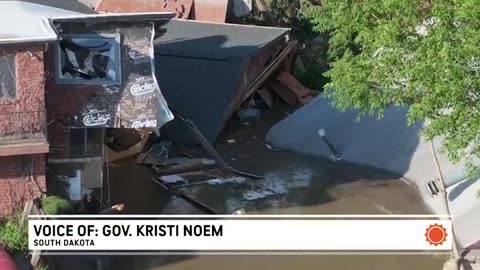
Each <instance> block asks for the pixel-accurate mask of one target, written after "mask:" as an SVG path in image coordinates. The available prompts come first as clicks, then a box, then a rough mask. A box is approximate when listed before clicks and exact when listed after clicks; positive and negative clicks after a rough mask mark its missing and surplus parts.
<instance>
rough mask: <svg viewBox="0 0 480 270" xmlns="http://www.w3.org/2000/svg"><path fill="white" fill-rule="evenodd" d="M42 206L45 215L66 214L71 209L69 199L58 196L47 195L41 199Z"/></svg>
mask: <svg viewBox="0 0 480 270" xmlns="http://www.w3.org/2000/svg"><path fill="white" fill-rule="evenodd" d="M42 208H43V210H44V211H45V213H46V214H47V215H59V214H68V213H70V212H71V211H72V210H73V205H72V203H71V202H70V201H69V200H66V199H63V198H61V197H58V196H47V197H45V198H43V199H42Z"/></svg>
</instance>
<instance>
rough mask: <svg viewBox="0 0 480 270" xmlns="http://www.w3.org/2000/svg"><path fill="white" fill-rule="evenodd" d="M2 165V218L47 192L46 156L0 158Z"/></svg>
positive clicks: (0, 177) (0, 189)
mask: <svg viewBox="0 0 480 270" xmlns="http://www.w3.org/2000/svg"><path fill="white" fill-rule="evenodd" d="M0 164H1V170H0V194H1V196H0V217H2V216H5V215H9V214H12V213H13V212H14V211H22V210H23V207H24V205H25V202H26V201H28V200H30V199H33V198H35V197H38V196H40V195H41V194H42V193H43V192H45V191H46V176H45V174H46V172H45V170H46V164H45V154H37V155H22V156H8V157H0ZM28 164H31V167H28Z"/></svg>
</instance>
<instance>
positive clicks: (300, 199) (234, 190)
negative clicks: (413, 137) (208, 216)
mask: <svg viewBox="0 0 480 270" xmlns="http://www.w3.org/2000/svg"><path fill="white" fill-rule="evenodd" d="M278 117H279V116H278V115H273V116H269V115H267V116H264V120H265V121H264V122H261V123H258V124H256V125H250V126H240V125H239V124H238V123H235V122H233V123H232V124H231V125H230V126H229V127H228V128H227V131H226V132H225V133H224V135H223V136H222V138H220V140H219V143H217V145H216V148H217V149H218V150H219V152H220V153H221V154H222V156H224V157H225V159H226V160H227V161H228V162H229V163H230V164H232V165H233V166H235V167H237V168H240V169H248V170H250V171H253V172H257V173H261V174H263V175H264V176H265V179H262V180H252V179H243V180H241V181H236V182H231V183H226V184H219V185H211V184H203V185H197V186H192V187H187V188H183V189H182V191H183V192H184V193H185V194H188V195H190V196H192V197H194V198H196V199H198V200H200V201H202V202H203V203H206V204H208V205H209V206H210V207H212V208H214V209H216V210H217V211H218V212H220V213H232V212H233V211H235V210H237V209H239V208H244V209H246V210H247V213H249V214H253V213H262V214H426V213H427V211H426V209H425V207H424V205H423V203H422V200H421V198H420V196H419V195H418V193H417V190H416V189H415V188H414V187H412V186H410V185H409V184H407V183H406V182H403V181H401V180H399V179H397V178H395V177H392V176H391V175H388V174H385V173H383V172H379V171H377V170H373V169H371V168H365V167H360V166H354V165H350V164H344V163H342V162H332V161H329V160H322V159H317V158H313V157H307V156H302V155H298V154H295V153H290V152H274V151H270V150H268V148H267V147H265V145H264V144H263V142H262V140H261V138H262V137H263V134H264V133H265V132H266V130H267V129H268V127H269V126H270V125H271V123H272V122H273V121H275V119H278ZM272 118H273V119H272ZM227 139H234V140H235V142H234V143H226V141H227ZM186 151H187V152H189V153H190V154H192V155H196V151H195V150H194V149H191V148H187V149H186ZM151 178H152V172H151V171H150V170H149V169H147V168H145V167H142V166H138V165H135V163H134V162H133V161H130V162H126V163H123V164H116V165H113V166H112V167H111V168H110V182H111V184H112V188H111V192H112V204H115V203H125V205H126V213H129V214H161V213H163V214H173V213H176V214H198V213H201V211H199V210H198V209H196V208H194V207H192V206H191V205H189V204H188V203H186V202H185V201H183V200H181V199H175V198H172V197H171V196H170V195H169V194H168V193H167V192H166V191H165V190H163V189H162V188H161V187H160V186H158V185H157V184H155V183H154V182H153V181H152V180H151ZM262 194H263V195H262ZM265 194H267V195H265ZM264 195H265V196H264ZM65 259H66V258H64V260H65ZM445 260H446V257H445V256H432V255H429V256H426V255H423V256H405V255H403V256H386V255H382V256H379V255H376V256H365V255H363V256H360V255H358V256H346V255H345V256H319V255H316V256H314V255H308V256H126V257H123V256H122V257H115V258H114V265H113V266H114V268H113V269H119V270H184V269H201V270H210V269H229V270H236V269H239V270H253V269H261V270H269V269H275V270H290V269H292V270H295V269H342V270H349V269H355V270H407V269H408V270H410V269H412V270H415V269H421V270H440V269H441V268H442V265H443V262H445ZM72 262H73V260H70V262H69V263H67V264H66V265H67V266H68V267H66V268H65V269H69V270H74V268H73V265H76V266H77V267H78V268H75V269H95V268H91V267H92V266H88V267H86V266H80V265H81V264H79V263H72Z"/></svg>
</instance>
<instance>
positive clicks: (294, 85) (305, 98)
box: [277, 71, 316, 104]
mask: <svg viewBox="0 0 480 270" xmlns="http://www.w3.org/2000/svg"><path fill="white" fill-rule="evenodd" d="M277 81H278V82H279V83H280V84H281V85H283V86H285V87H287V88H288V89H290V90H291V91H292V92H294V93H295V95H296V96H297V99H298V101H300V103H301V104H306V103H308V102H310V101H311V100H312V99H313V98H314V96H316V92H315V91H313V90H312V89H310V88H308V87H306V86H304V85H303V84H302V83H301V82H299V81H298V80H297V79H296V78H295V77H294V76H293V75H291V74H290V73H288V72H284V71H282V72H280V74H279V75H278V77H277Z"/></svg>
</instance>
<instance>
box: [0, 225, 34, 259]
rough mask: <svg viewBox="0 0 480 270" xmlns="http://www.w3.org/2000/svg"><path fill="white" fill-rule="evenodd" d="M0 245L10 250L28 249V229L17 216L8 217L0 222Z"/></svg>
mask: <svg viewBox="0 0 480 270" xmlns="http://www.w3.org/2000/svg"><path fill="white" fill-rule="evenodd" d="M0 245H2V246H3V247H4V248H5V249H6V250H8V251H10V252H15V251H23V252H27V251H28V231H27V225H26V224H20V221H19V220H18V218H15V217H8V218H5V219H4V220H2V222H1V224H0Z"/></svg>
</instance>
